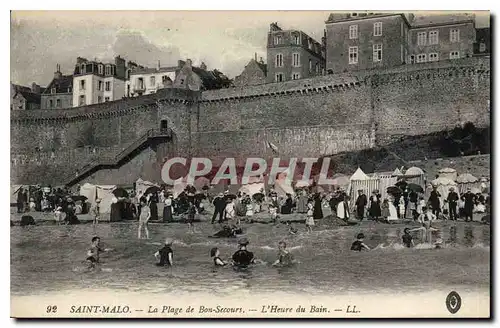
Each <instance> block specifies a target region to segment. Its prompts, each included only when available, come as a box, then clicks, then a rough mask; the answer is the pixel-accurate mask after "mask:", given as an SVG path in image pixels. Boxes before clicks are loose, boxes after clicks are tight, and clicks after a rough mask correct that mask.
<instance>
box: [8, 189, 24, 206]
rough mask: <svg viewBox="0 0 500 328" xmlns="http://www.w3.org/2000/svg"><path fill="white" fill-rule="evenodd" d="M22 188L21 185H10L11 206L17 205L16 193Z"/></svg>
mask: <svg viewBox="0 0 500 328" xmlns="http://www.w3.org/2000/svg"><path fill="white" fill-rule="evenodd" d="M22 187H23V185H11V186H10V203H11V204H16V203H17V192H18V191H19V189H21V188H22Z"/></svg>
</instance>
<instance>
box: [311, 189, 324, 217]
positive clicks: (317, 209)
mask: <svg viewBox="0 0 500 328" xmlns="http://www.w3.org/2000/svg"><path fill="white" fill-rule="evenodd" d="M321 203H322V197H321V195H320V194H319V193H316V194H315V195H314V211H313V218H314V220H320V219H322V218H323V209H322V208H321Z"/></svg>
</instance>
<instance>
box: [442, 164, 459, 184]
mask: <svg viewBox="0 0 500 328" xmlns="http://www.w3.org/2000/svg"><path fill="white" fill-rule="evenodd" d="M439 177H440V178H448V179H451V180H453V181H455V180H456V179H457V170H455V169H452V168H450V167H446V168H444V169H441V170H439Z"/></svg>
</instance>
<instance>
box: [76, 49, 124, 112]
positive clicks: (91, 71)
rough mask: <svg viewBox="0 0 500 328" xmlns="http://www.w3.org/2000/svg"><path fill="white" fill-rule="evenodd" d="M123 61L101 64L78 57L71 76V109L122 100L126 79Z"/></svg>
mask: <svg viewBox="0 0 500 328" xmlns="http://www.w3.org/2000/svg"><path fill="white" fill-rule="evenodd" d="M126 75H127V70H126V66H125V59H123V58H121V57H120V56H117V57H115V62H114V63H102V62H98V61H97V60H93V61H90V60H87V59H85V58H81V57H78V58H77V60H76V65H75V71H74V74H73V107H79V106H85V105H92V104H98V103H102V102H106V101H113V100H118V99H122V98H123V97H124V96H125V80H126V78H127V76H126Z"/></svg>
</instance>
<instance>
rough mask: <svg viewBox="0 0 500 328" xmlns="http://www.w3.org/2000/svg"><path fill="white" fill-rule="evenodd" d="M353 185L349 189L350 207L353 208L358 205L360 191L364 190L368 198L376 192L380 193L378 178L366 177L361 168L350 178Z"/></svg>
mask: <svg viewBox="0 0 500 328" xmlns="http://www.w3.org/2000/svg"><path fill="white" fill-rule="evenodd" d="M350 180H351V183H350V185H349V189H348V195H349V196H350V198H351V199H350V207H351V208H353V207H354V204H355V203H356V199H357V197H358V190H363V191H364V193H365V195H366V196H367V197H370V194H371V193H372V192H373V191H374V190H379V191H380V185H379V182H380V180H379V179H378V178H377V177H374V178H370V177H369V176H368V175H366V174H365V173H364V172H363V171H362V170H361V168H359V167H358V169H357V170H356V172H354V174H353V175H352V176H351V178H350Z"/></svg>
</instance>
